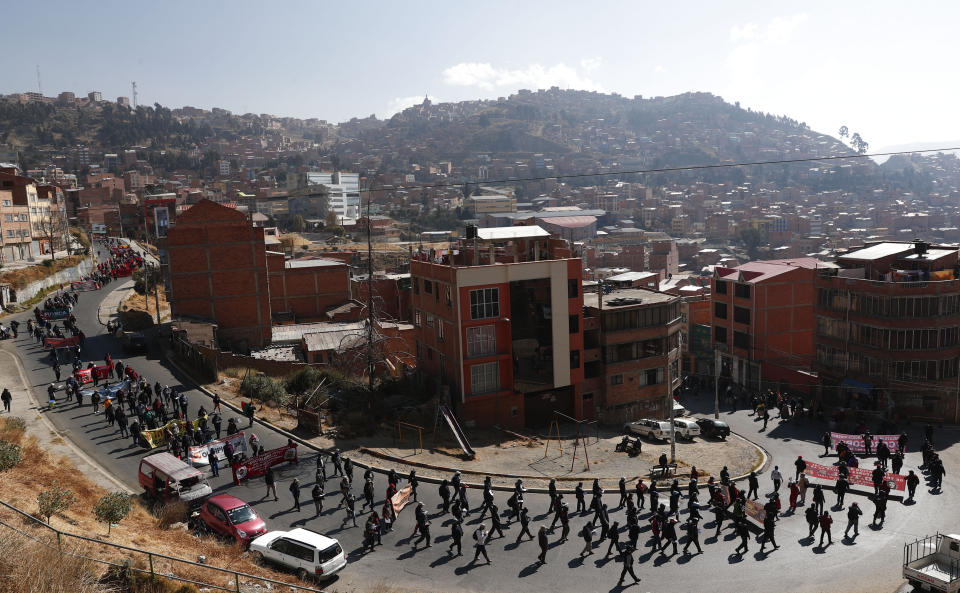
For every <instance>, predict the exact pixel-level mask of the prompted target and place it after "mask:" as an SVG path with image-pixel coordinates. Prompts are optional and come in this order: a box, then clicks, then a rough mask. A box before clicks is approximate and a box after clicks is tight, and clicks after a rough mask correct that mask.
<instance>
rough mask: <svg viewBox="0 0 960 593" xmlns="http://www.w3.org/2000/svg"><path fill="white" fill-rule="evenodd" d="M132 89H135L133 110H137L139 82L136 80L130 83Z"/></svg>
mask: <svg viewBox="0 0 960 593" xmlns="http://www.w3.org/2000/svg"><path fill="white" fill-rule="evenodd" d="M130 87H131V88H132V89H133V92H132V94H133V110H134V111H136V110H137V81H136V80H134V81H133V82H131V83H130Z"/></svg>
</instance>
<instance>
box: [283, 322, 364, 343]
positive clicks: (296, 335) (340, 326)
mask: <svg viewBox="0 0 960 593" xmlns="http://www.w3.org/2000/svg"><path fill="white" fill-rule="evenodd" d="M363 327H366V324H365V322H363V321H357V322H353V323H323V322H321V323H295V324H293V325H275V326H273V328H272V330H273V331H272V332H271V333H272V338H273V340H272V341H273V343H274V344H277V343H283V342H299V341H300V339H301V338H302V337H303V336H304V335H305V334H312V333H321V332H331V331H341V330H357V329H361V328H363Z"/></svg>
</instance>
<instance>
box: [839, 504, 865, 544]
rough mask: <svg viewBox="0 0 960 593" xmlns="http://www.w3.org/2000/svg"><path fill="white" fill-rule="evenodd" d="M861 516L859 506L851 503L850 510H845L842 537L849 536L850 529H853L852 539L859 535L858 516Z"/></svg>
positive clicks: (861, 512)
mask: <svg viewBox="0 0 960 593" xmlns="http://www.w3.org/2000/svg"><path fill="white" fill-rule="evenodd" d="M862 514H863V511H861V510H860V506H859V505H858V504H857V503H855V502H854V503H851V504H850V508H849V509H847V528H846V529H844V530H843V537H849V536H850V528H851V527H852V528H853V537H857V536H858V535H860V515H862Z"/></svg>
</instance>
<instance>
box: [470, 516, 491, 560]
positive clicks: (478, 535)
mask: <svg viewBox="0 0 960 593" xmlns="http://www.w3.org/2000/svg"><path fill="white" fill-rule="evenodd" d="M489 539H490V534H488V533H487V526H486V525H484V524H483V523H481V524H480V527H477V530H476V531H474V532H473V541H474V544H473V545H474V547H475V548H476V552H475V553H474V554H473V562H476V561H477V560H479V558H480V556H481V555H483V559H484V560H486V561H487V564H493V563H492V562H490V556H487V540H489Z"/></svg>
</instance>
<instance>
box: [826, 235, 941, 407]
mask: <svg viewBox="0 0 960 593" xmlns="http://www.w3.org/2000/svg"><path fill="white" fill-rule="evenodd" d="M837 264H838V265H839V269H834V270H829V269H828V270H822V271H820V273H819V274H818V275H817V277H816V284H815V285H816V290H817V295H816V296H817V305H816V321H817V333H816V369H817V370H818V371H819V375H820V382H821V389H822V397H823V401H824V404H825V405H826V406H827V407H845V408H855V409H860V410H873V411H876V412H877V413H883V414H887V413H892V414H895V415H898V416H927V417H929V416H935V417H938V418H945V419H947V420H950V421H953V422H957V421H958V420H960V417H958V415H960V409H958V406H957V371H958V361H960V274H958V271H960V269H958V258H957V248H956V247H955V246H937V245H929V244H927V243H923V242H920V241H917V242H914V243H900V242H895V243H894V242H891V243H878V244H875V245H871V246H868V247H866V248H864V249H860V250H857V251H853V252H851V253H848V254H846V255H844V256H841V257H839V258H837Z"/></svg>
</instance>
